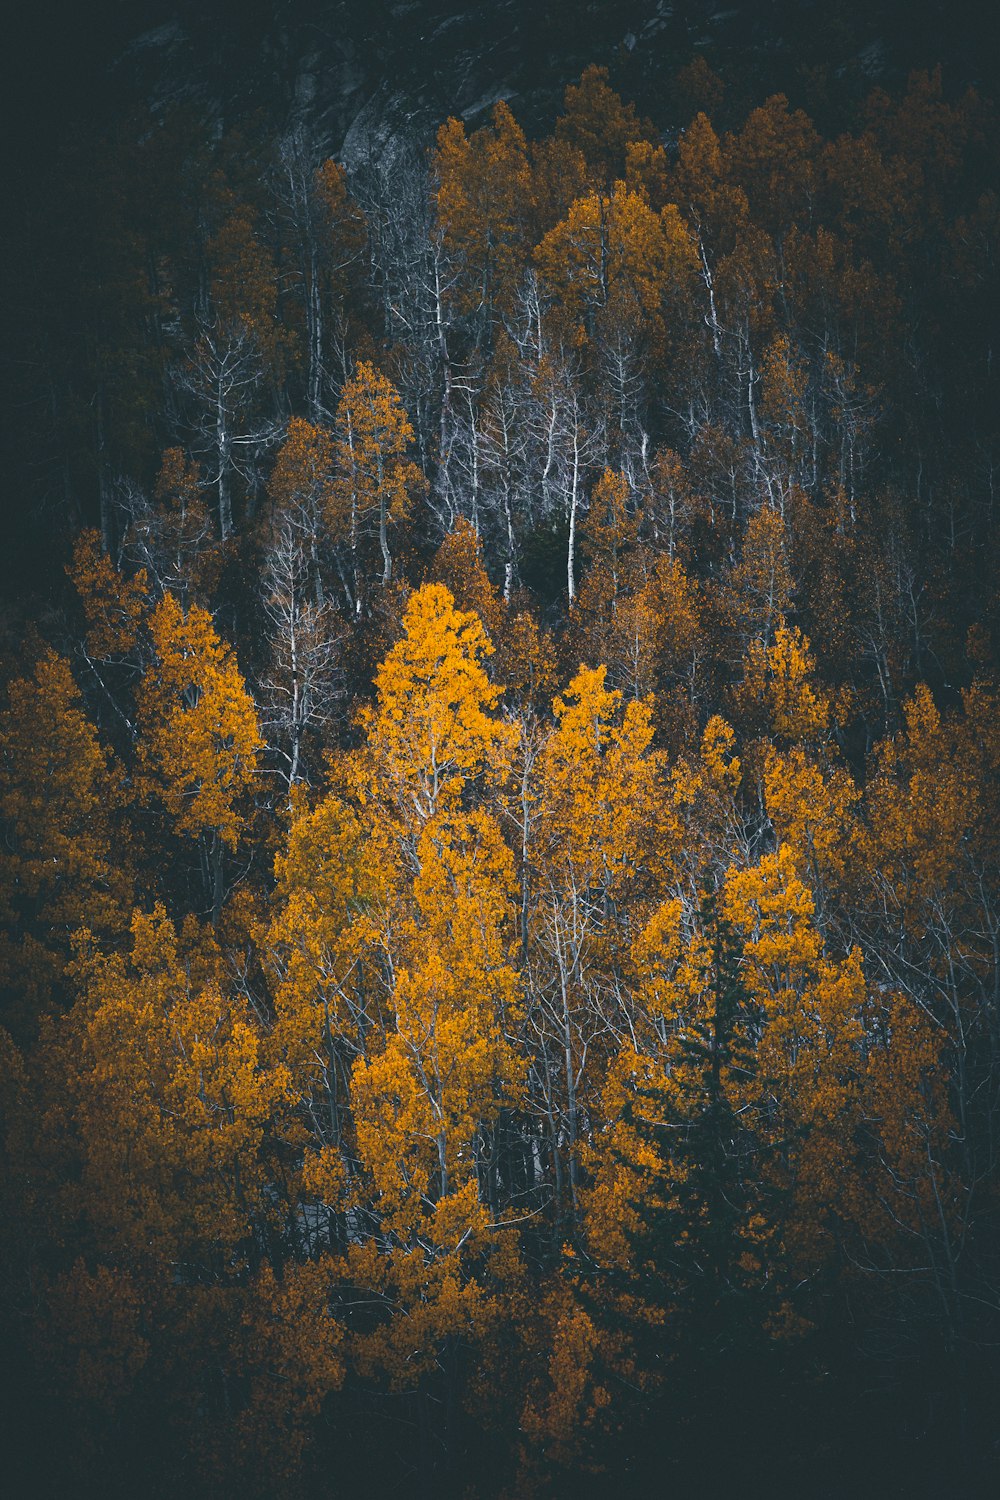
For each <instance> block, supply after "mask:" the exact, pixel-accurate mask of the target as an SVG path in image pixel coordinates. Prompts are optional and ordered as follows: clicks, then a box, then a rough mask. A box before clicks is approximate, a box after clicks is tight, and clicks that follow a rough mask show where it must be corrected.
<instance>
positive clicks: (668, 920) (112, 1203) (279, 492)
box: [0, 64, 1000, 1500]
mask: <svg viewBox="0 0 1000 1500" xmlns="http://www.w3.org/2000/svg"><path fill="white" fill-rule="evenodd" d="M682 83H683V86H684V90H686V94H687V96H689V97H690V99H691V104H692V109H691V114H692V117H691V119H690V121H689V123H688V124H687V128H686V129H684V130H683V132H682V133H681V134H680V137H679V141H678V142H677V143H676V145H673V144H669V143H668V144H665V143H664V139H663V138H662V137H661V136H660V135H659V134H658V133H657V131H656V130H655V129H654V128H653V126H652V125H651V124H650V123H649V122H648V121H646V120H643V119H641V118H640V117H639V116H638V115H637V114H636V112H635V111H634V110H633V109H632V108H631V107H630V106H628V105H626V104H623V102H622V101H621V99H620V98H619V97H618V96H617V95H616V94H615V93H614V92H613V91H612V89H611V88H610V86H609V83H608V77H607V74H606V73H605V72H604V71H603V70H601V69H597V68H591V69H588V70H587V71H586V72H585V73H584V75H583V77H582V78H581V79H580V81H579V83H578V84H576V85H574V86H572V87H570V88H569V89H568V90H567V94H566V102H565V112H564V113H563V114H562V116H561V117H560V118H559V119H558V121H557V122H556V124H555V127H554V129H553V131H552V132H551V134H549V135H547V136H545V137H544V138H540V139H537V140H528V139H527V138H526V136H525V134H524V133H523V131H522V130H521V128H520V127H519V125H518V123H517V121H516V119H515V118H514V115H513V114H512V112H511V110H510V109H509V108H508V107H507V105H505V104H503V103H499V104H497V105H496V107H495V109H494V111H493V115H492V120H491V122H490V123H488V124H486V125H484V126H483V127H481V128H479V129H476V130H473V131H472V132H471V133H469V132H467V130H466V129H465V128H464V127H463V125H462V124H461V123H460V122H458V121H456V120H450V121H448V122H447V123H446V124H445V125H443V126H442V128H441V130H440V132H439V135H438V138H437V143H436V146H435V147H434V149H433V150H432V151H431V152H430V153H429V154H427V155H424V154H422V153H421V152H419V151H418V150H417V149H416V148H414V149H413V150H412V151H408V150H406V149H404V148H400V149H399V150H398V151H397V152H396V153H395V154H394V155H393V156H392V157H391V158H386V157H384V156H383V157H381V158H380V157H373V158H372V159H371V160H370V161H369V162H367V163H366V165H365V166H364V167H363V168H359V169H358V170H356V171H355V172H353V173H352V174H351V175H350V176H348V174H347V173H346V172H345V170H344V169H343V168H342V167H340V166H338V165H337V164H336V163H335V162H333V161H329V160H324V159H323V157H322V153H321V152H319V151H318V150H317V149H316V147H315V144H314V143H313V142H312V141H311V140H310V139H309V138H308V137H307V136H306V135H305V134H304V133H303V132H301V131H300V132H298V133H296V134H294V135H292V136H290V137H287V138H285V139H282V140H280V141H277V142H273V141H271V142H267V143H264V144H261V143H260V142H254V141H248V140H247V139H246V138H245V137H243V136H240V135H236V134H230V135H228V136H223V137H222V138H221V139H220V140H219V141H218V142H217V143H216V144H215V145H214V146H209V145H206V143H205V140H204V137H203V135H202V133H200V132H199V131H197V130H195V129H194V127H193V125H192V123H191V122H190V121H189V120H186V119H185V118H184V117H183V116H182V115H178V116H177V117H175V118H172V119H167V120H164V121H162V122H161V123H160V124H159V125H158V126H157V127H156V128H154V129H152V130H150V131H149V132H148V133H147V134H146V135H145V136H144V137H143V138H142V139H140V140H139V141H138V142H136V141H134V140H130V141H127V142H124V143H122V142H119V143H117V144H116V145H111V144H109V146H108V158H109V159H108V161H105V162H104V163H103V166H102V167H98V166H95V164H94V163H81V170H80V174H79V178H78V181H77V182H76V191H78V192H79V193H80V194H81V195H86V196H88V197H91V198H93V197H94V196H95V195H96V198H97V201H98V203H99V209H100V211H99V212H98V213H94V212H93V211H90V212H89V213H88V214H87V215H86V216H84V215H81V224H82V225H84V226H85V227H86V229H87V233H86V234H85V235H84V236H82V238H81V239H80V240H79V241H77V242H75V244H74V261H75V267H74V275H73V277H72V278H71V279H70V280H69V282H68V283H65V282H63V283H60V284H58V285H56V284H54V283H53V282H52V281H51V280H47V267H46V264H45V259H44V252H43V253H42V254H41V255H40V256H39V258H38V262H37V265H36V267H35V274H36V275H37V276H38V278H39V282H40V283H46V285H47V299H46V305H47V309H48V311H47V319H48V324H47V326H45V327H42V328H41V329H40V331H39V333H38V343H37V348H38V350H39V351H40V354H39V360H38V365H37V367H36V368H35V369H33V370H31V371H30V372H29V374H28V376H27V379H28V381H29V385H30V382H31V381H33V380H34V381H36V382H37V389H36V390H35V391H29V398H30V399H29V400H28V402H27V405H26V411H27V416H26V426H25V452H26V453H28V452H29V451H30V452H31V453H32V455H33V459H32V462H33V463H34V464H35V471H34V472H35V481H34V482H35V483H36V485H37V486H38V487H39V488H38V493H39V494H41V495H43V496H44V495H47V496H49V498H50V499H51V500H52V503H53V504H55V498H54V497H57V496H60V495H61V496H62V499H61V500H60V501H59V503H60V505H63V506H65V505H66V504H67V503H68V504H69V512H64V513H71V512H72V504H71V503H70V502H67V497H70V500H71V497H72V496H74V495H76V494H77V493H79V492H81V490H82V489H85V488H86V486H87V485H88V484H89V485H92V487H93V492H94V494H95V496H96V497H97V498H98V501H99V506H98V509H97V510H96V511H95V515H94V517H93V518H92V519H94V520H96V522H97V524H96V525H90V526H88V525H83V524H80V525H78V526H76V527H74V528H73V529H74V531H75V535H74V539H73V553H72V559H71V560H70V561H69V562H68V566H67V574H68V584H67V596H66V601H64V603H63V604H62V605H60V607H59V608H58V609H57V610H54V611H49V612H48V613H47V614H46V615H45V616H44V617H42V618H39V620H38V621H37V622H36V625H35V626H33V627H32V634H31V635H30V638H29V641H28V645H27V647H26V648H25V650H24V651H23V652H22V653H21V655H20V657H19V659H18V660H17V661H15V662H11V663H9V670H8V671H7V673H6V686H5V687H4V689H3V697H2V702H0V829H2V842H0V918H2V923H3V927H2V932H0V978H2V982H3V997H4V999H3V1006H4V1008H3V1016H2V1019H3V1023H4V1027H5V1030H4V1031H3V1032H2V1033H0V1038H2V1040H0V1051H2V1059H3V1061H2V1073H0V1088H2V1092H0V1121H2V1126H3V1147H2V1149H3V1153H4V1174H3V1179H2V1182H3V1187H2V1192H3V1199H4V1201H3V1214H2V1216H0V1224H2V1228H0V1251H2V1257H3V1266H4V1281H5V1283H6V1287H7V1295H6V1304H5V1317H6V1322H7V1325H8V1326H9V1327H10V1328H11V1329H13V1330H14V1333H13V1334H12V1338H13V1340H14V1343H15V1344H16V1347H17V1349H18V1350H19V1351H20V1356H21V1358H22V1363H23V1368H24V1369H25V1371H29V1372H34V1374H33V1375H27V1376H26V1377H25V1378H26V1379H29V1380H30V1379H34V1380H35V1381H36V1382H37V1385H38V1388H39V1389H41V1390H44V1392H45V1403H47V1407H46V1409H47V1410H48V1411H49V1412H50V1416H49V1418H48V1420H49V1421H50V1422H51V1424H52V1426H53V1427H55V1426H56V1425H58V1428H59V1431H60V1440H61V1442H62V1443H63V1444H64V1445H65V1447H66V1450H67V1451H69V1452H71V1453H72V1455H73V1464H74V1473H76V1474H77V1475H84V1476H86V1475H90V1476H91V1478H90V1480H89V1481H87V1480H86V1479H83V1480H81V1481H80V1482H81V1483H85V1482H92V1483H97V1482H98V1476H99V1482H100V1484H101V1488H102V1492H103V1493H116V1492H117V1489H116V1487H117V1486H122V1487H127V1486H129V1485H131V1484H133V1483H134V1482H135V1479H136V1476H139V1475H141V1476H142V1482H143V1489H144V1490H145V1492H146V1493H155V1494H159V1493H162V1494H164V1495H165V1496H167V1495H169V1496H175V1495H180V1494H182V1493H183V1494H200V1493H205V1494H206V1495H207V1494H211V1495H216V1496H217V1495H224V1494H229V1493H230V1492H232V1493H234V1494H238V1495H240V1496H251V1495H256V1494H260V1495H268V1496H275V1495H285V1494H288V1495H294V1494H298V1493H309V1494H319V1493H327V1492H328V1489H329V1487H330V1485H331V1483H333V1480H334V1479H336V1482H337V1484H338V1485H342V1486H344V1487H346V1486H348V1485H351V1484H355V1483H361V1482H365V1483H366V1484H367V1485H368V1486H371V1487H373V1492H374V1493H378V1494H382V1493H386V1494H387V1493H390V1492H393V1493H395V1492H396V1491H395V1490H393V1489H392V1486H394V1485H400V1486H403V1485H405V1486H407V1487H408V1488H409V1489H410V1491H411V1492H420V1485H421V1484H426V1485H427V1486H428V1488H429V1490H432V1491H433V1492H434V1493H436V1494H442V1493H444V1494H447V1493H452V1492H454V1493H456V1494H465V1495H477V1496H482V1497H484V1500H485V1497H488V1496H500V1495H501V1494H502V1495H506V1496H509V1497H513V1496H521V1495H524V1496H529V1495H538V1496H543V1495H546V1494H552V1493H555V1492H556V1491H558V1490H559V1488H560V1486H561V1485H563V1484H569V1483H570V1482H571V1483H572V1484H573V1486H574V1489H575V1493H578V1494H584V1493H586V1488H585V1487H586V1484H587V1483H588V1482H590V1481H589V1480H588V1478H587V1476H588V1475H589V1476H591V1479H592V1478H593V1476H594V1475H598V1476H599V1475H600V1474H601V1472H602V1468H603V1470H604V1471H608V1472H611V1473H613V1474H614V1475H615V1481H614V1482H615V1484H616V1486H624V1485H625V1484H626V1482H627V1476H628V1474H630V1473H631V1474H632V1475H633V1476H634V1478H635V1483H636V1484H637V1486H639V1488H637V1491H636V1492H637V1493H649V1492H650V1491H649V1490H648V1489H646V1490H644V1489H642V1488H641V1485H642V1483H643V1482H644V1481H643V1477H642V1463H643V1462H644V1459H643V1455H644V1454H653V1455H654V1459H655V1463H656V1465H657V1466H658V1472H659V1473H660V1474H661V1475H663V1474H669V1473H670V1472H671V1465H674V1466H675V1467H674V1472H676V1473H681V1472H682V1471H683V1472H687V1470H686V1469H685V1468H684V1466H685V1465H687V1464H690V1465H691V1472H698V1466H699V1465H704V1468H703V1469H702V1472H703V1473H704V1474H707V1475H709V1477H711V1474H712V1473H713V1472H716V1471H715V1470H713V1468H712V1465H713V1464H714V1465H716V1466H722V1467H721V1468H719V1469H718V1472H719V1473H721V1472H722V1471H723V1469H724V1468H725V1465H726V1464H727V1463H729V1462H730V1459H731V1458H732V1462H733V1463H734V1465H735V1464H737V1463H738V1462H739V1463H748V1462H750V1460H749V1459H748V1458H747V1453H748V1445H751V1446H752V1443H753V1442H754V1441H755V1440H756V1441H758V1442H761V1443H763V1442H764V1441H765V1438H766V1437H767V1436H768V1435H769V1436H770V1438H771V1439H773V1440H774V1441H775V1442H778V1441H779V1439H778V1437H777V1434H778V1431H779V1425H778V1417H777V1416H776V1413H777V1412H781V1413H788V1412H794V1413H795V1416H794V1422H795V1423H796V1424H798V1426H799V1427H800V1429H801V1432H802V1433H803V1434H805V1436H804V1437H803V1438H802V1441H803V1443H804V1444H806V1445H807V1446H808V1445H809V1444H811V1445H812V1447H811V1448H810V1452H811V1453H813V1454H815V1452H817V1451H819V1449H820V1448H821V1447H822V1442H821V1440H820V1437H819V1436H818V1434H820V1433H821V1431H822V1426H823V1424H822V1422H821V1421H820V1420H819V1419H818V1418H817V1417H816V1413H817V1412H819V1411H820V1409H821V1408H823V1406H824V1403H825V1404H826V1408H827V1410H829V1409H831V1408H835V1409H836V1403H837V1402H838V1401H839V1402H841V1403H842V1408H840V1409H843V1410H847V1409H848V1407H849V1402H850V1398H851V1388H852V1383H856V1382H858V1381H859V1380H860V1381H861V1385H862V1387H863V1388H864V1389H865V1391H866V1392H867V1395H866V1400H867V1401H868V1404H869V1406H870V1407H871V1408H872V1409H873V1410H874V1412H875V1413H876V1416H877V1419H878V1420H879V1421H882V1420H885V1421H886V1422H887V1423H889V1422H896V1423H897V1424H899V1423H902V1425H903V1428H904V1430H905V1431H906V1432H907V1433H908V1434H909V1436H910V1438H911V1439H912V1440H913V1441H914V1443H916V1444H917V1446H919V1439H920V1437H921V1436H923V1435H926V1434H927V1433H928V1432H933V1433H934V1435H935V1441H938V1440H940V1439H941V1435H942V1433H944V1434H946V1435H947V1437H948V1440H949V1441H952V1442H953V1444H954V1449H953V1450H952V1449H949V1454H951V1456H952V1457H954V1458H955V1461H956V1462H959V1461H960V1460H961V1458H962V1457H963V1456H964V1458H966V1459H968V1458H969V1456H970V1455H972V1456H973V1459H974V1455H975V1454H976V1453H978V1452H980V1451H981V1450H982V1449H983V1447H984V1445H985V1444H986V1443H987V1442H988V1441H989V1440H990V1437H991V1435H992V1436H995V1433H991V1429H990V1422H991V1421H992V1420H994V1418H993V1417H992V1416H991V1414H990V1412H989V1410H988V1403H986V1402H985V1401H984V1392H985V1391H988V1389H989V1382H990V1380H991V1379H995V1376H996V1360H995V1348H996V1346H997V1341H998V1338H1000V1294H998V1287H1000V1197H998V1192H1000V1173H998V1166H1000V1161H998V1149H1000V1143H998V1138H997V1119H998V1115H997V1106H998V1094H1000V997H998V990H997V985H998V982H1000V981H998V975H1000V959H998V944H1000V864H998V861H1000V779H998V770H1000V728H998V725H1000V717H998V708H1000V704H998V693H1000V683H998V676H997V665H996V664H997V652H996V645H997V642H996V633H997V630H998V629H1000V614H998V602H1000V595H998V593H997V588H996V576H997V575H996V566H995V559H996V555H997V541H998V537H1000V530H998V521H1000V517H998V516H997V515H996V513H995V506H994V469H995V464H996V462H997V458H998V436H1000V433H998V424H997V412H998V410H1000V407H998V405H997V399H996V398H997V392H996V375H995V371H994V367H993V345H994V340H995V336H996V332H997V330H996V327H995V318H996V309H997V307H998V306H1000V297H998V291H1000V289H998V287H997V285H996V280H997V248H998V232H1000V204H998V199H997V196H996V192H995V191H994V190H993V188H992V187H991V186H990V182H991V174H992V172H993V170H994V168H995V164H996V147H997V133H996V123H995V119H994V116H993V113H992V111H991V108H990V107H989V106H988V105H987V104H986V103H984V102H983V101H982V100H981V99H979V98H978V97H976V96H975V95H974V94H972V93H969V94H966V95H965V96H963V97H961V98H958V99H948V98H946V97H945V95H944V92H943V90H942V86H941V80H940V77H939V76H935V75H924V74H920V75H914V77H913V78H912V79H911V80H910V83H909V86H908V88H907V90H906V91H905V93H904V94H903V95H902V96H901V97H898V98H890V97H888V96H887V95H885V94H883V93H881V92H879V91H876V92H875V93H874V94H872V95H871V97H870V98H869V99H868V100H867V102H866V104H865V105H864V108H863V110H862V111H861V112H860V114H859V117H858V118H857V120H856V121H855V122H854V124H853V125H852V128H851V129H850V130H845V131H844V132H843V133H841V134H837V135H831V136H826V137H824V135H822V134H821V133H820V132H819V131H818V129H817V128H816V126H815V125H814V123H813V121H812V120H811V119H809V118H808V117H807V116H806V115H805V114H804V113H803V112H802V111H801V110H798V109H794V108H792V107H791V106H790V105H789V103H788V101H787V100H786V99H785V98H784V97H781V96H776V97H772V98H769V99H767V100H766V101H765V102H763V103H762V104H761V105H760V106H759V107H757V108H755V109H753V110H752V112H751V113H750V114H749V115H748V116H747V117H746V118H745V119H743V120H742V121H738V122H733V124H732V128H731V129H729V130H716V128H715V127H714V126H713V123H712V120H711V119H710V118H709V113H710V112H715V110H716V109H717V108H721V107H722V85H721V82H720V80H719V79H717V78H715V77H714V75H712V74H711V73H710V72H709V70H708V69H707V68H706V67H705V66H704V64H695V65H692V67H690V68H689V69H687V70H686V71H685V75H684V77H683V79H682ZM699 106H704V107H699ZM65 212H66V206H65V204H63V205H61V206H60V213H61V214H62V215H63V216H65ZM59 222H60V223H62V224H63V226H65V222H66V221H65V217H62V218H61V219H60V220H59ZM52 242H53V237H52V236H50V237H49V239H48V240H46V239H45V238H44V237H43V239H42V244H43V246H45V245H48V244H51V243H52ZM56 249H57V250H58V251H59V253H63V249H64V247H62V246H59V245H57V246H56ZM53 253H55V252H53ZM63 299H65V301H64V300H63ZM70 303H73V309H72V311H71V308H70ZM27 305H29V306H30V298H29V299H28V304H27ZM35 315H36V316H40V315H39V314H38V313H37V309H36V314H35ZM39 393H41V395H40V394H39ZM32 424H34V425H32ZM84 519H86V517H84ZM36 627H37V628H36ZM859 1371H864V1376H863V1378H862V1377H861V1376H860V1375H859ZM873 1392H874V1394H872V1393H873ZM43 1404H44V1403H43ZM887 1411H891V1417H890V1416H885V1415H884V1414H885V1413H886V1412H887ZM900 1413H902V1415H900ZM782 1420H787V1418H782ZM810 1423H812V1425H810ZM769 1424H770V1425H769ZM123 1432H124V1433H126V1434H128V1435H129V1436H128V1437H127V1438H126V1439H124V1440H123V1438H122V1436H121V1434H122V1433H123ZM780 1442H782V1443H784V1444H785V1445H786V1447H788V1448H789V1450H790V1451H791V1452H792V1455H793V1456H794V1451H795V1439H793V1438H790V1437H789V1436H788V1435H787V1434H785V1433H782V1436H781V1438H780ZM733 1455H737V1456H738V1457H733ZM650 1461H651V1462H653V1461H654V1460H650ZM726 1472H729V1471H728V1470H727V1471H726ZM732 1472H734V1473H735V1472H737V1469H736V1468H734V1469H733V1471H732ZM413 1475H416V1476H417V1477H416V1478H413V1477H412V1476H413ZM151 1476H153V1477H151ZM331 1476H332V1477H331ZM408 1476H411V1477H408ZM595 1482H598V1481H595ZM324 1484H325V1485H326V1486H327V1488H324V1487H323V1486H324ZM807 1490H808V1486H806V1489H805V1490H803V1492H806V1491H807ZM813 1492H816V1493H818V1491H813Z"/></svg>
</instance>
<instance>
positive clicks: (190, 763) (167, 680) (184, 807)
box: [137, 594, 263, 923]
mask: <svg viewBox="0 0 1000 1500" xmlns="http://www.w3.org/2000/svg"><path fill="white" fill-rule="evenodd" d="M149 628H150V635H151V638H152V645H153V651H154V653H155V654H154V659H153V661H152V663H151V664H150V666H149V667H148V669H147V671H146V673H145V676H144V677H143V680H142V683H141V685H140V688H139V695H138V706H137V729H138V734H139V743H138V768H139V787H140V792H141V795H142V797H143V798H144V799H145V800H148V801H151V802H154V803H156V804H157V805H159V806H160V807H161V808H162V809H163V811H164V812H165V813H166V815H167V818H168V820H169V825H168V826H169V827H170V828H171V829H172V831H173V832H175V833H176V834H178V835H180V836H181V837H182V838H188V839H191V840H193V841H195V842H196V843H197V845H198V847H199V850H200V853H201V858H202V867H203V875H204V879H205V887H206V892H207V895H208V900H209V906H210V910H211V912H212V918H213V921H215V922H216V923H217V922H218V921H219V918H220V916H221V913H222V904H223V900H224V897H225V851H226V850H229V851H230V852H235V850H236V849H237V848H238V846H239V844H240V842H241V840H242V838H243V837H244V836H245V834H246V832H247V828H248V821H249V816H250V813H251V810H252V805H253V791H254V787H255V782H256V775H257V770H258V759H259V755H260V751H261V749H262V748H263V742H262V740H261V738H260V731H259V729H258V726H257V715H256V712H255V709H254V703H253V699H252V698H251V697H250V695H249V693H248V692H247V689H246V685H245V683H244V680H243V678H242V676H241V674H240V671H239V668H238V666H237V664H236V660H235V657H234V655H233V652H232V650H231V648H230V647H228V646H226V645H225V644H224V642H223V641H222V640H220V638H219V636H218V634H217V633H216V630H215V626H214V624H213V623H212V617H211V615H210V614H209V613H208V612H207V611H206V610H203V609H201V608H200V607H199V606H198V605H191V607H190V608H189V609H188V610H187V612H186V613H185V611H184V610H183V609H182V608H181V606H180V605H179V604H178V602H177V601H176V599H174V597H173V595H171V594H165V595H164V597H163V599H162V600H161V602H160V604H159V605H158V606H157V608H156V610H155V611H154V613H153V615H152V617H151V619H150V623H149Z"/></svg>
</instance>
